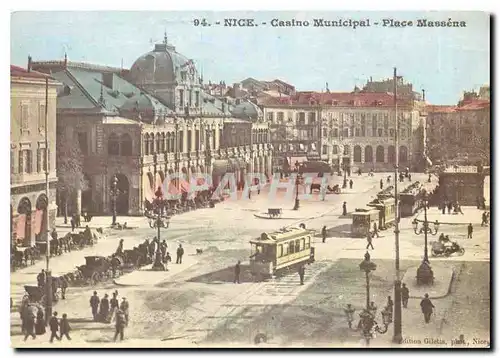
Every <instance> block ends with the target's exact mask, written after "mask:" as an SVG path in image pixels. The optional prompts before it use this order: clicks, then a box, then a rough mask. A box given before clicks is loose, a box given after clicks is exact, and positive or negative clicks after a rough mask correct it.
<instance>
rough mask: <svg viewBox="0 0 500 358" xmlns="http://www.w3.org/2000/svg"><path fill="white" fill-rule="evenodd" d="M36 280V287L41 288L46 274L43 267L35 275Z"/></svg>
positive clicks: (45, 279)
mask: <svg viewBox="0 0 500 358" xmlns="http://www.w3.org/2000/svg"><path fill="white" fill-rule="evenodd" d="M36 280H37V282H38V287H40V288H43V286H45V282H46V281H47V274H46V273H45V270H44V269H42V271H41V272H40V273H39V274H38V275H37V276H36Z"/></svg>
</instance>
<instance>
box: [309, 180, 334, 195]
mask: <svg viewBox="0 0 500 358" xmlns="http://www.w3.org/2000/svg"><path fill="white" fill-rule="evenodd" d="M313 190H317V191H321V184H319V183H313V184H311V190H310V194H312V192H313ZM340 192H341V190H340V186H339V185H338V184H335V185H334V186H330V185H327V186H326V193H327V194H340Z"/></svg>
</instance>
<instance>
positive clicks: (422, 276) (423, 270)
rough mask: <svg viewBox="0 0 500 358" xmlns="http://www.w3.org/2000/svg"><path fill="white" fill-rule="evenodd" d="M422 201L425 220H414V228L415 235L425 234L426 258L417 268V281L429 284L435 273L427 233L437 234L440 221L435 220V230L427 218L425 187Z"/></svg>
mask: <svg viewBox="0 0 500 358" xmlns="http://www.w3.org/2000/svg"><path fill="white" fill-rule="evenodd" d="M422 198H423V199H422V203H423V204H424V220H423V221H422V220H417V219H415V220H413V230H414V232H415V235H422V234H424V259H423V260H422V264H421V265H420V266H419V268H418V269H417V283H419V284H429V283H432V282H433V280H434V274H433V272H432V269H431V266H430V262H429V251H428V239H427V235H428V234H431V235H433V236H435V235H436V234H437V233H438V230H439V221H437V220H436V221H435V222H434V230H432V229H431V228H430V225H429V224H430V223H429V221H428V220H427V201H428V196H427V191H426V190H425V189H424V190H423V191H422ZM419 222H420V223H422V227H421V228H419V227H418V223H419Z"/></svg>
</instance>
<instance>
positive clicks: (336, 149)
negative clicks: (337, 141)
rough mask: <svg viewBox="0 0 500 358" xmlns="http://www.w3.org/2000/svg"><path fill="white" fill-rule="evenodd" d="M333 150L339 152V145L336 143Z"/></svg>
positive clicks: (334, 152) (335, 152)
mask: <svg viewBox="0 0 500 358" xmlns="http://www.w3.org/2000/svg"><path fill="white" fill-rule="evenodd" d="M332 151H333V154H339V146H338V145H334V146H333V148H332Z"/></svg>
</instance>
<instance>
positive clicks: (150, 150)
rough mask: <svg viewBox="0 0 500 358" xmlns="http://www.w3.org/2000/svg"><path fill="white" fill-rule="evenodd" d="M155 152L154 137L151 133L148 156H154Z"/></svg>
mask: <svg viewBox="0 0 500 358" xmlns="http://www.w3.org/2000/svg"><path fill="white" fill-rule="evenodd" d="M154 152H155V135H154V134H153V133H150V134H149V154H154Z"/></svg>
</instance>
